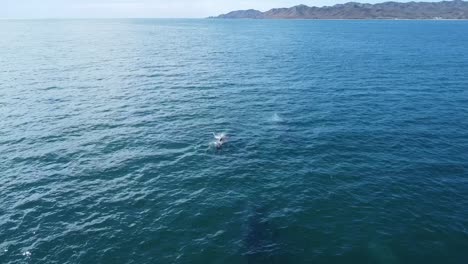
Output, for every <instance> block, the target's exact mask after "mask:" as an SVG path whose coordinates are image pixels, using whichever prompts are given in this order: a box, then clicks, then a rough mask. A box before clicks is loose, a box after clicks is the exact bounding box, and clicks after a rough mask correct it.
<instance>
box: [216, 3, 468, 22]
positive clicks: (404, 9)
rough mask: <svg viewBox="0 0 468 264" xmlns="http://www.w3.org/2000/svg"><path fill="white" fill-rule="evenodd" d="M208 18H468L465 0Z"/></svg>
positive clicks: (243, 12) (292, 9)
mask: <svg viewBox="0 0 468 264" xmlns="http://www.w3.org/2000/svg"><path fill="white" fill-rule="evenodd" d="M210 18H221V19H223V18H226V19H242V18H243V19H468V2H466V1H462V0H454V1H442V2H408V3H400V2H384V3H380V4H362V3H356V2H349V3H346V4H338V5H334V6H324V7H310V6H306V5H298V6H293V7H290V8H274V9H271V10H268V11H266V12H261V11H258V10H254V9H249V10H239V11H232V12H230V13H227V14H223V15H219V16H216V17H210Z"/></svg>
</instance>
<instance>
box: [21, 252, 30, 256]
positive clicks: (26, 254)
mask: <svg viewBox="0 0 468 264" xmlns="http://www.w3.org/2000/svg"><path fill="white" fill-rule="evenodd" d="M23 256H25V257H30V256H31V252H29V251H26V252H24V253H23Z"/></svg>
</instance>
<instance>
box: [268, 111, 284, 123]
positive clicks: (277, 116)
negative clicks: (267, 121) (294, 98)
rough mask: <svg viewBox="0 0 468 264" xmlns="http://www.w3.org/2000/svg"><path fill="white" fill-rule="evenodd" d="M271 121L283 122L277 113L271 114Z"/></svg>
mask: <svg viewBox="0 0 468 264" xmlns="http://www.w3.org/2000/svg"><path fill="white" fill-rule="evenodd" d="M271 121H273V122H278V123H279V122H283V118H281V116H279V115H278V114H277V113H274V114H273V116H272V117H271Z"/></svg>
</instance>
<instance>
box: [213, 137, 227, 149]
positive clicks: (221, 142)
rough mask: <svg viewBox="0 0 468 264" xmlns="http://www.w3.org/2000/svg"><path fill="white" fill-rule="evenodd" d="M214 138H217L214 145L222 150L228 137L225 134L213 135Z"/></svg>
mask: <svg viewBox="0 0 468 264" xmlns="http://www.w3.org/2000/svg"><path fill="white" fill-rule="evenodd" d="M213 136H214V138H215V142H214V145H215V147H216V148H217V149H220V148H222V147H223V145H224V144H225V143H226V142H227V136H226V134H225V133H220V134H215V133H213Z"/></svg>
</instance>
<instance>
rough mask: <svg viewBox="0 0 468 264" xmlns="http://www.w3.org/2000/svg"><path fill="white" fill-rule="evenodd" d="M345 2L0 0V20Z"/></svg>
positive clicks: (193, 13) (167, 14) (204, 12)
mask: <svg viewBox="0 0 468 264" xmlns="http://www.w3.org/2000/svg"><path fill="white" fill-rule="evenodd" d="M349 1H351V0H238V1H235V0H0V18H94V17H102V18H108V17H161V18H171V17H172V18H180V17H186V18H193V17H207V16H211V15H218V14H221V13H227V12H229V11H232V10H238V9H250V8H254V9H259V10H262V11H265V10H268V9H271V8H274V7H290V6H293V5H297V4H306V5H309V6H324V5H333V4H337V3H345V2H349ZM355 1H357V0H355ZM383 1H384V0H380V1H379V0H363V1H362V2H367V3H376V2H383ZM357 2H359V1H357Z"/></svg>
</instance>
